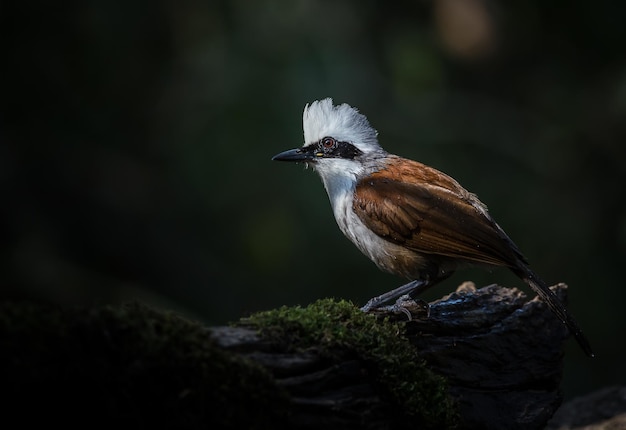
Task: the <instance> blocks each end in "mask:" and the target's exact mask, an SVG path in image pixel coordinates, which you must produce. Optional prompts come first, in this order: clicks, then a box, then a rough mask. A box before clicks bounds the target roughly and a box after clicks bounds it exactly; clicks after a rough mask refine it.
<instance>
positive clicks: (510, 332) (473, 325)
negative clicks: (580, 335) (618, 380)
mask: <svg viewBox="0 0 626 430" xmlns="http://www.w3.org/2000/svg"><path fill="white" fill-rule="evenodd" d="M566 288H567V287H566V286H565V285H563V284H560V285H558V286H556V287H555V291H556V292H557V294H558V295H559V296H560V298H561V299H564V295H565V291H566ZM414 311H415V312H414V314H415V315H414V319H413V320H412V321H410V322H407V323H406V329H407V336H408V339H409V340H410V342H411V343H412V344H413V345H414V346H415V348H416V349H417V351H418V353H419V355H420V356H421V357H422V358H423V359H425V360H426V362H427V363H428V365H429V366H430V367H431V368H432V370H433V371H434V372H435V373H438V374H440V375H443V376H445V377H446V378H447V379H448V381H449V385H450V392H451V394H452V395H453V396H454V397H455V398H456V399H457V401H458V404H459V407H460V415H461V428H482V429H490V428H492V429H501V428H508V429H515V428H520V429H522V428H523V429H533V428H537V429H539V428H544V427H545V425H546V423H547V421H548V420H549V419H550V417H551V416H552V415H553V414H554V412H555V411H556V409H557V408H558V407H559V405H560V403H561V400H562V398H561V393H560V391H559V384H560V380H561V374H562V367H563V352H562V343H563V341H564V339H565V338H566V337H567V330H566V328H565V327H564V326H563V324H562V323H561V322H560V321H558V320H557V318H556V317H555V316H554V315H553V314H552V313H551V312H550V310H549V309H548V308H547V306H545V305H544V304H543V303H542V302H540V301H539V300H538V299H533V300H530V301H528V299H527V298H526V297H525V295H524V294H523V293H522V292H521V291H519V290H517V289H510V288H502V287H499V286H496V285H492V286H488V287H484V288H481V289H478V290H476V289H475V288H474V287H473V285H472V284H470V283H467V284H464V285H462V286H461V287H459V289H458V290H457V291H456V292H455V293H453V294H450V295H448V296H446V297H444V298H442V299H440V300H437V301H435V302H432V303H430V304H429V306H427V307H424V306H421V307H420V306H417V307H416V309H415V310H414ZM383 314H384V313H381V316H382V315H383ZM384 316H388V317H391V318H394V319H399V320H402V319H404V320H406V315H405V314H404V313H396V314H393V313H392V314H384ZM212 332H213V337H214V338H215V339H216V340H217V343H218V345H219V346H221V347H223V348H224V349H226V350H228V351H231V352H235V353H237V354H241V355H243V356H245V357H247V358H250V359H252V360H254V361H256V362H257V363H259V364H260V365H262V366H263V367H265V368H267V369H268V370H269V371H270V372H271V373H272V374H273V376H274V377H275V379H276V382H277V384H279V385H280V386H282V387H284V388H285V389H286V390H287V392H288V393H289V395H290V396H291V399H292V405H293V410H292V411H291V414H290V416H291V420H292V422H291V424H292V426H293V427H294V428H319V427H320V426H326V427H331V428H395V427H397V426H399V425H401V424H402V423H404V422H405V420H404V418H403V414H402V411H398V410H397V408H396V407H395V406H394V405H392V404H389V403H388V402H387V401H386V400H385V397H384V396H381V395H380V391H379V390H378V387H377V384H376V382H375V381H374V379H373V378H372V377H371V375H369V374H368V372H367V369H364V368H363V365H362V363H359V362H358V361H356V360H351V359H350V358H349V357H346V358H344V359H342V360H339V361H336V362H329V361H328V360H324V359H322V358H321V357H320V356H319V355H318V354H316V351H315V350H314V349H313V350H307V351H298V352H287V351H286V349H285V348H284V346H283V347H280V346H279V345H277V344H272V343H268V342H267V341H266V340H264V339H262V338H261V337H259V336H258V335H257V334H256V333H255V332H254V331H251V330H248V329H244V328H232V327H218V328H214V329H213V330H212Z"/></svg>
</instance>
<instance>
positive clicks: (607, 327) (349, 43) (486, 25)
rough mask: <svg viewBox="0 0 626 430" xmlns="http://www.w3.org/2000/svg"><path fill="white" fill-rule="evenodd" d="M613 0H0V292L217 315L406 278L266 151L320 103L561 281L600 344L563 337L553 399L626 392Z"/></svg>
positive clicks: (485, 278) (624, 129)
mask: <svg viewBox="0 0 626 430" xmlns="http://www.w3.org/2000/svg"><path fill="white" fill-rule="evenodd" d="M625 9H626V3H623V2H622V3H620V2H609V1H602V0H601V1H597V2H588V1H582V0H578V1H552V2H546V1H539V0H535V1H528V0H525V1H513V2H504V3H503V2H494V1H489V0H432V1H414V2H408V1H406V2H383V1H362V0H361V1H356V0H355V1H347V0H343V1H306V0H298V1H278V0H275V1H270V0H259V1H243V0H239V1H221V2H210V1H207V0H204V1H199V0H183V1H176V2H174V1H170V2H167V1H156V2H155V1H148V0H139V1H128V2H119V1H118V2H115V1H110V0H80V1H66V2H41V3H40V4H38V2H34V3H33V2H18V1H5V2H2V3H1V4H0V34H1V38H0V43H1V44H2V60H1V61H2V62H1V64H2V66H1V68H0V70H1V75H0V76H1V94H0V100H1V103H2V111H1V116H0V142H1V145H0V190H1V192H2V206H1V208H2V210H1V212H0V237H1V243H2V247H1V248H0V251H1V255H2V260H1V261H2V263H1V264H2V270H1V272H0V285H1V292H2V294H1V295H2V297H3V298H35V299H38V300H46V301H50V300H51V301H54V302H58V303H61V304H63V305H100V304H108V303H112V304H117V303H121V302H126V301H130V300H140V301H144V302H148V303H151V304H154V305H155V306H159V307H163V308H167V309H174V310H176V311H179V312H182V313H184V314H185V315H188V316H190V317H192V318H197V319H201V320H202V321H205V322H206V323H207V324H224V323H226V322H228V321H232V320H235V319H237V318H238V317H240V316H243V315H246V314H248V313H250V312H253V311H256V310H262V309H269V308H274V307H278V306H280V305H294V304H302V305H306V304H308V303H310V302H312V301H314V300H315V299H318V298H322V297H329V296H333V297H338V298H346V299H350V300H353V301H355V302H356V303H363V302H364V301H365V300H366V299H367V298H369V297H371V296H373V295H376V294H379V293H381V292H383V291H386V290H388V289H391V288H392V287H395V286H397V285H399V284H400V283H402V282H404V280H402V279H398V278H395V277H393V276H390V275H386V274H383V273H381V272H379V271H378V270H377V269H376V268H375V266H374V265H373V264H372V263H370V262H369V260H367V258H365V257H364V256H362V255H361V254H360V253H359V252H358V251H357V250H356V248H354V247H353V245H352V244H350V243H349V242H348V240H347V239H345V238H344V237H343V236H342V235H341V233H340V232H339V230H338V228H337V227H336V225H335V221H334V219H333V217H332V213H331V210H330V206H329V204H328V199H327V197H326V194H325V192H324V189H323V187H322V185H321V182H320V181H319V179H318V178H317V176H316V175H315V174H313V173H311V171H304V168H303V167H301V166H294V165H286V164H279V163H273V162H271V161H270V158H271V157H272V155H274V154H275V153H277V152H279V151H282V150H285V149H290V148H293V147H297V146H300V145H301V144H302V143H303V142H302V125H301V115H302V109H303V107H304V105H305V103H307V102H311V101H313V100H316V99H320V98H323V97H329V96H330V97H333V98H334V99H335V101H336V102H347V103H349V104H352V105H353V106H357V107H358V108H359V109H360V110H361V111H362V112H363V113H364V114H366V115H367V116H368V117H369V119H370V121H371V122H372V124H373V126H374V127H375V128H377V129H378V131H379V132H380V141H381V143H382V145H383V146H384V147H385V148H386V149H387V150H389V151H390V152H393V153H397V154H400V155H403V156H406V157H409V158H413V159H416V160H420V161H422V162H424V163H427V164H429V165H432V166H434V167H436V168H438V169H440V170H443V171H445V172H447V173H449V174H450V175H452V176H453V177H455V178H456V179H457V180H459V182H461V183H462V184H463V185H464V186H465V187H466V188H468V189H469V190H471V191H473V192H475V193H477V194H478V195H479V196H480V198H481V199H482V200H483V201H484V202H485V203H487V204H488V205H489V207H490V209H491V212H492V214H493V215H494V217H495V218H496V219H497V220H498V222H499V223H500V225H501V226H502V227H503V228H504V229H505V230H506V231H507V232H508V233H509V235H510V236H511V237H512V238H513V240H515V241H516V242H517V244H518V245H519V247H520V248H521V249H522V250H523V252H524V253H525V255H526V256H527V258H528V259H529V260H530V261H531V263H532V267H533V268H534V269H535V270H536V271H537V272H538V273H540V274H541V275H542V276H543V277H544V278H546V280H547V281H549V282H558V281H563V282H566V283H568V284H569V286H570V290H569V291H570V293H569V297H570V308H571V309H572V311H573V313H574V314H575V315H576V317H577V319H578V321H579V323H580V325H581V326H582V327H583V328H584V330H585V331H586V333H587V335H588V337H589V339H590V340H591V342H592V344H593V346H594V348H595V349H596V353H597V358H596V359H594V360H590V359H587V358H586V357H585V356H584V354H583V353H582V352H581V351H580V350H579V349H578V347H577V345H576V344H575V342H574V341H570V342H568V345H567V364H566V369H565V371H566V373H565V383H564V390H565V394H566V397H572V396H575V395H579V394H584V393H586V392H589V391H591V390H593V389H596V388H599V387H602V386H606V385H613V384H618V383H620V384H623V383H625V382H626V371H625V370H624V366H623V363H624V353H625V350H626V342H625V341H624V332H625V330H626V316H625V315H626V312H625V310H624V307H625V305H624V300H625V299H626V292H625V290H624V286H625V285H624V274H623V268H624V265H625V264H626V199H625V197H626V193H625V192H624V187H625V185H626V162H625V161H624V153H625V151H624V140H625V139H626V121H625V119H626V55H625V51H624V46H625V44H626V26H625V25H624V20H625V19H626V10H625ZM464 280H473V281H475V282H476V283H477V284H478V285H479V286H482V285H486V284H489V283H493V282H498V283H500V284H503V285H507V286H517V287H522V288H523V285H522V284H521V282H520V281H518V280H517V279H515V278H514V277H513V276H512V275H510V274H509V273H507V272H506V271H503V270H494V271H493V272H491V273H490V272H486V271H481V270H475V271H465V272H460V273H458V274H457V275H455V276H454V277H453V278H451V279H450V280H448V281H447V282H445V283H444V284H442V285H440V286H438V287H436V288H435V289H433V290H432V291H430V292H429V293H428V295H427V297H426V298H427V299H434V298H437V297H440V296H442V295H444V294H447V293H449V292H451V291H453V290H454V289H455V287H456V285H458V284H459V283H460V282H462V281H464ZM524 289H525V288H524ZM525 291H527V290H526V289H525ZM527 292H528V291H527Z"/></svg>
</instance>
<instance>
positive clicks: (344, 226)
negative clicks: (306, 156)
mask: <svg viewBox="0 0 626 430" xmlns="http://www.w3.org/2000/svg"><path fill="white" fill-rule="evenodd" d="M325 173H326V174H325V175H321V176H322V180H323V182H324V187H325V188H326V192H327V193H328V197H329V199H330V204H331V206H332V209H333V214H334V215H335V220H336V221H337V225H338V226H339V229H340V230H341V231H342V232H343V234H344V235H345V236H346V237H347V238H348V239H350V240H351V241H352V243H354V244H355V245H356V247H357V248H358V249H359V250H360V251H361V252H362V253H363V254H365V255H366V256H367V257H368V258H369V259H370V260H372V261H373V262H374V263H376V265H377V266H378V267H379V268H380V269H381V270H384V271H386V272H389V273H396V274H397V270H396V269H395V260H396V255H398V253H399V252H403V250H401V249H396V248H400V247H398V246H397V245H395V244H393V243H390V242H388V241H386V240H384V239H383V238H381V237H380V236H378V235H376V234H374V233H373V232H372V231H371V230H370V229H369V228H367V227H366V226H365V224H363V222H362V221H361V219H360V218H359V217H358V216H357V215H356V214H355V213H354V211H353V210H352V202H353V199H354V189H355V186H356V176H353V175H351V174H349V172H347V171H346V170H343V171H341V172H340V173H339V172H338V174H336V175H328V173H329V172H328V171H326V172H325ZM347 173H348V174H347Z"/></svg>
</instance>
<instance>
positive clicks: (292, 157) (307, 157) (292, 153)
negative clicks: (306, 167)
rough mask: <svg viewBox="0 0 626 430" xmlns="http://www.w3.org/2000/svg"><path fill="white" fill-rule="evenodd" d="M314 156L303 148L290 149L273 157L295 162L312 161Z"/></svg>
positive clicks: (276, 159) (277, 159)
mask: <svg viewBox="0 0 626 430" xmlns="http://www.w3.org/2000/svg"><path fill="white" fill-rule="evenodd" d="M313 158H314V156H313V154H312V153H311V152H307V151H304V150H303V148H296V149H290V150H289V151H284V152H281V153H280V154H276V155H274V156H273V157H272V160H275V161H292V162H295V163H298V162H305V161H311V160H312V159H313Z"/></svg>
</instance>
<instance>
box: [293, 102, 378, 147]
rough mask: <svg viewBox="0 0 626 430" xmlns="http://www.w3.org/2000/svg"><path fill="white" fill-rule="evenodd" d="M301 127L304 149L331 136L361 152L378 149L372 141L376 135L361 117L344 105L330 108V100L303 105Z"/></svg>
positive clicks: (374, 140)
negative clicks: (350, 144)
mask: <svg viewBox="0 0 626 430" xmlns="http://www.w3.org/2000/svg"><path fill="white" fill-rule="evenodd" d="M302 126H303V128H304V145H305V146H306V145H308V144H311V143H314V142H317V141H318V140H320V139H321V138H323V137H326V136H331V137H334V138H335V139H337V140H339V141H343V142H349V143H352V144H353V145H354V146H356V147H357V148H359V149H360V150H361V151H363V152H365V153H367V152H376V151H381V150H382V149H381V147H380V145H379V144H378V139H377V138H376V136H377V135H378V133H377V132H376V130H374V129H373V128H372V126H371V125H370V123H369V121H368V120H367V118H366V117H365V115H363V114H360V113H359V111H358V110H357V109H356V108H353V107H352V106H350V105H348V104H345V103H344V104H341V105H337V106H333V100H332V99H331V98H326V99H323V100H319V101H314V102H313V103H311V104H307V105H306V106H305V107H304V113H303V114H302Z"/></svg>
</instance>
